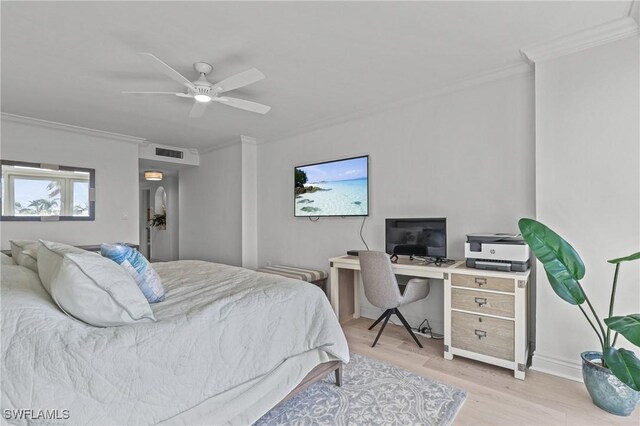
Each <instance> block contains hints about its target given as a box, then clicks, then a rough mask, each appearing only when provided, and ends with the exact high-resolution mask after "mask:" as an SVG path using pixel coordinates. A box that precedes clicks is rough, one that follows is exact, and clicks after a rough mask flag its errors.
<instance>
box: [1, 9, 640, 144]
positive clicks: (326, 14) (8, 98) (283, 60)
mask: <svg viewBox="0 0 640 426" xmlns="http://www.w3.org/2000/svg"><path fill="white" fill-rule="evenodd" d="M630 4H631V2H630V1H621V2H616V1H603V2H575V1H572V2H560V1H554V2H541V1H535V2H521V1H514V2H478V1H475V2H402V3H395V2H367V3H365V2H351V3H343V2H298V3H291V2H273V3H272V2H99V3H96V2H64V3H58V2H38V3H36V2H8V1H2V3H1V9H2V10H1V19H2V22H1V24H2V26H1V36H2V50H1V60H2V63H1V71H2V74H1V77H2V86H1V89H2V92H1V107H2V111H3V112H7V113H12V114H18V115H23V116H28V117H35V118H40V119H45V120H50V121H57V122H61V123H67V124H73V125H78V126H83V127H89V128H94V129H99V130H106V131H111V132H117V133H123V134H127V135H132V136H137V137H142V138H146V139H148V140H150V141H152V142H157V143H162V144H167V145H174V146H181V147H193V148H200V149H202V148H207V147H211V146H214V145H219V144H225V143H229V142H230V141H233V140H238V136H239V135H241V134H243V135H249V136H253V137H256V138H257V139H258V141H263V140H267V139H271V138H276V137H278V136H279V135H283V134H287V133H290V132H293V131H295V130H296V129H300V128H304V127H306V126H309V125H311V124H312V123H315V122H318V121H323V122H324V121H331V120H334V119H339V118H340V117H344V116H347V115H350V114H353V113H355V112H358V111H366V110H370V109H374V108H377V107H379V106H380V105H381V104H387V103H395V102H398V101H401V100H403V99H410V98H418V97H420V95H421V94H424V93H427V92H429V91H432V90H435V89H437V88H440V87H443V86H447V85H450V84H453V83H455V82H457V81H460V80H463V79H466V78H470V77H472V76H474V75H477V74H478V73H485V72H489V71H491V70H494V69H497V68H502V67H505V66H509V65H513V64H518V63H520V59H519V55H518V49H519V48H521V47H526V46H529V45H532V44H535V43H538V42H542V41H546V40H550V39H553V38H556V37H559V36H562V35H565V34H568V33H571V32H574V31H577V30H581V29H584V28H587V27H590V26H593V25H597V24H600V23H603V22H607V21H610V20H612V19H616V18H620V17H623V16H626V15H627V13H628V11H629V7H630ZM142 51H146V52H152V53H154V54H156V55H157V56H159V57H160V58H162V59H163V60H164V61H165V62H167V63H168V64H170V65H171V66H173V67H174V68H175V69H176V70H178V71H179V72H181V73H183V74H184V75H185V76H187V77H189V78H191V79H195V78H196V75H195V74H194V71H193V68H192V64H193V63H194V62H196V61H205V62H209V63H211V64H213V65H214V71H213V73H212V75H211V80H213V81H218V80H221V79H223V78H225V77H227V76H229V75H231V74H234V73H236V72H239V71H243V70H245V69H248V68H250V67H256V68H258V69H260V70H261V71H262V72H264V74H266V76H267V78H266V79H265V80H263V81H261V82H258V83H256V84H254V85H251V86H248V87H246V88H243V89H239V90H237V91H234V92H230V93H229V95H230V96H237V97H240V98H244V99H249V100H254V101H257V102H261V103H265V104H268V105H271V106H272V107H273V109H272V110H271V112H270V113H268V114H267V115H265V116H262V115H258V114H253V113H249V112H244V111H241V110H237V109H234V108H230V107H225V106H223V105H217V104H214V105H210V107H209V109H208V110H207V111H206V113H205V115H204V117H202V118H199V119H191V118H189V117H188V114H189V110H190V108H191V102H192V101H190V100H188V99H182V98H176V97H166V98H165V97H140V96H130V95H122V94H121V93H120V91H121V90H159V91H178V90H181V89H182V88H181V87H180V85H179V84H177V83H175V82H173V81H172V80H170V79H169V78H167V77H165V76H164V75H163V74H160V73H158V72H157V71H155V70H154V69H153V68H152V67H150V66H149V65H148V63H147V62H145V61H144V60H143V59H142V58H141V57H140V56H139V55H137V54H136V52H142Z"/></svg>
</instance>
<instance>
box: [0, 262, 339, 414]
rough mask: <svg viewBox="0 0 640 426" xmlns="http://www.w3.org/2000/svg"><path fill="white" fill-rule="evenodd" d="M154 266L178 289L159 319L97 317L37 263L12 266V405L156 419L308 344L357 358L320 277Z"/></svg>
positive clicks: (8, 311)
mask: <svg viewBox="0 0 640 426" xmlns="http://www.w3.org/2000/svg"><path fill="white" fill-rule="evenodd" d="M154 268H155V269H156V270H157V271H158V273H159V274H160V276H161V278H162V280H163V284H164V286H165V289H166V291H167V293H166V300H165V301H164V302H161V303H158V304H155V305H152V306H153V311H154V314H155V316H156V319H157V322H156V323H153V324H148V323H144V324H136V325H130V326H122V327H110V328H96V327H91V326H88V325H85V324H84V323H81V322H79V321H76V320H73V319H71V318H69V317H67V316H66V315H65V314H64V313H62V312H61V311H60V310H59V309H58V308H57V307H56V306H55V305H54V304H53V302H52V301H51V299H50V298H49V296H48V294H47V293H46V292H45V291H44V289H43V288H42V285H41V284H40V282H39V280H38V279H37V275H36V274H34V273H32V272H31V271H29V270H27V269H26V268H23V267H17V266H9V267H5V266H3V267H2V299H1V303H2V409H3V413H4V410H5V409H33V410H39V409H49V410H51V409H58V410H69V416H70V420H71V422H72V423H74V424H80V423H81V424H89V423H91V424H153V423H157V422H159V421H162V420H166V419H168V418H171V417H173V416H175V415H178V414H179V413H181V412H184V411H186V410H188V409H190V408H192V407H194V406H196V405H198V404H199V403H201V402H203V401H205V400H207V399H208V398H211V397H213V396H215V395H218V394H220V393H222V392H225V391H227V390H229V389H232V388H233V387H235V386H238V385H240V384H243V383H246V382H247V381H249V380H252V379H255V378H256V377H260V376H263V375H265V374H267V373H269V372H270V371H272V370H273V369H274V368H276V367H277V366H278V365H280V364H281V363H282V362H283V361H284V360H285V359H287V358H289V357H292V356H295V355H298V354H301V353H304V352H306V351H310V350H313V349H316V348H322V349H323V350H325V351H326V352H328V353H330V354H332V355H334V356H336V357H337V358H339V359H341V360H343V361H345V362H348V359H349V352H348V348H347V343H346V340H345V338H344V335H343V333H342V330H341V329H340V326H339V324H338V322H337V320H336V317H335V315H334V313H333V311H332V310H331V307H330V305H329V303H328V301H327V299H326V297H325V295H324V294H323V293H322V291H321V290H320V289H318V288H317V287H315V286H313V285H311V284H307V283H302V282H300V281H296V280H291V279H286V278H282V277H278V276H274V275H267V274H261V273H256V272H253V271H249V270H246V269H242V268H236V267H232V266H227V265H221V264H215V263H208V262H200V261H179V262H167V263H159V264H154ZM211 420H212V421H214V419H211ZM60 423H67V424H68V421H66V422H65V421H61V422H60Z"/></svg>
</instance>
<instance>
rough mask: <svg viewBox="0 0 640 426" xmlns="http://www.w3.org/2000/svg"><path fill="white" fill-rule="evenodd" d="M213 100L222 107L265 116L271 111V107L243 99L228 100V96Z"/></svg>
mask: <svg viewBox="0 0 640 426" xmlns="http://www.w3.org/2000/svg"><path fill="white" fill-rule="evenodd" d="M213 100H214V101H216V102H220V103H221V104H224V105H229V106H232V107H234V108H240V109H244V110H246V111H251V112H257V113H258V114H266V113H268V112H269V110H270V109H271V107H270V106H267V105H263V104H259V103H257V102H251V101H245V100H244V99H238V98H230V97H228V96H221V97H218V98H213Z"/></svg>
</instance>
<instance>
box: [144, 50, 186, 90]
mask: <svg viewBox="0 0 640 426" xmlns="http://www.w3.org/2000/svg"><path fill="white" fill-rule="evenodd" d="M140 54H141V55H143V56H144V57H146V58H150V60H149V62H150V63H151V64H153V66H155V67H156V69H157V70H158V71H160V72H161V73H163V74H164V75H166V76H168V77H169V78H171V79H172V80H174V81H177V82H178V83H180V84H184V85H185V86H187V87H188V88H189V89H191V90H195V86H194V85H193V83H192V82H190V81H189V80H188V79H187V78H186V77H185V76H183V75H182V74H180V73H179V72H178V71H176V70H174V69H173V68H171V67H170V66H169V65H167V64H165V63H164V62H162V60H161V59H160V58H158V57H157V56H156V55H154V54H153V53H147V52H140Z"/></svg>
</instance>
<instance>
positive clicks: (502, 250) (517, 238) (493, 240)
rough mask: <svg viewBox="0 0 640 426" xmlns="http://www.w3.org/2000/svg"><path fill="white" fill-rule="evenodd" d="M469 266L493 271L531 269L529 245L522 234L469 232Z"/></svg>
mask: <svg viewBox="0 0 640 426" xmlns="http://www.w3.org/2000/svg"><path fill="white" fill-rule="evenodd" d="M464 256H465V258H466V259H467V267H469V268H476V269H488V270H492V271H508V272H524V271H526V270H528V269H529V257H530V253H529V246H528V245H527V243H525V241H524V239H523V238H522V236H521V235H520V234H467V242H466V243H465V245H464Z"/></svg>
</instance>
